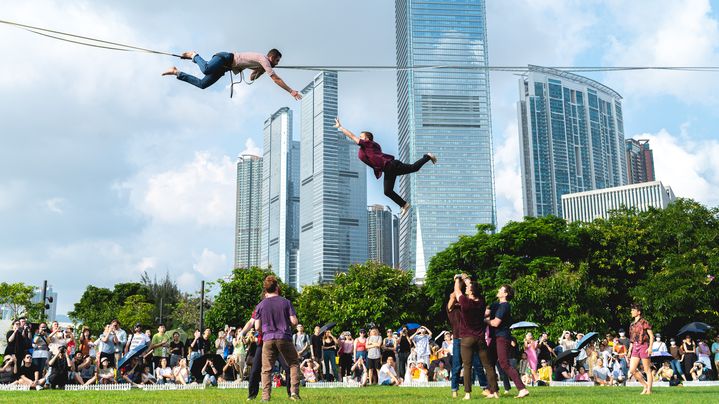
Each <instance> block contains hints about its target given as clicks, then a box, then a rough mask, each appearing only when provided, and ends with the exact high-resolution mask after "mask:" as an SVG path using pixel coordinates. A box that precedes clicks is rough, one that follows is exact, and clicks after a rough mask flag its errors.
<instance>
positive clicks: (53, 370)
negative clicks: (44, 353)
mask: <svg viewBox="0 0 719 404" xmlns="http://www.w3.org/2000/svg"><path fill="white" fill-rule="evenodd" d="M66 351H67V348H66V347H64V346H61V347H58V348H57V353H56V354H55V355H54V356H53V357H52V358H50V361H49V362H48V363H47V364H48V366H50V373H49V374H48V376H47V378H46V379H47V380H46V383H45V384H49V385H50V387H53V388H60V389H64V388H65V385H66V384H67V376H68V374H69V369H70V367H71V366H72V359H70V357H69V356H67V352H66Z"/></svg>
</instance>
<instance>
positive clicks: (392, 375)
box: [370, 331, 447, 386]
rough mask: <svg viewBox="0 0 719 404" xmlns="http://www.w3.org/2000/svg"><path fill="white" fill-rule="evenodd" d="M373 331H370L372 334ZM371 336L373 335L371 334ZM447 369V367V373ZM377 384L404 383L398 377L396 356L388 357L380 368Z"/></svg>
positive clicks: (394, 384) (395, 384)
mask: <svg viewBox="0 0 719 404" xmlns="http://www.w3.org/2000/svg"><path fill="white" fill-rule="evenodd" d="M371 334H372V331H370V335H371ZM370 338H371V336H370ZM446 372H447V370H446V369H445V373H446ZM377 384H379V385H382V386H399V385H400V384H402V379H400V378H399V377H397V371H396V370H395V368H394V358H393V357H391V356H390V357H388V358H387V362H385V364H384V365H382V367H381V368H380V369H379V375H378V379H377Z"/></svg>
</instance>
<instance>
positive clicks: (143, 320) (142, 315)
mask: <svg viewBox="0 0 719 404" xmlns="http://www.w3.org/2000/svg"><path fill="white" fill-rule="evenodd" d="M154 309H155V306H154V305H153V304H152V303H148V302H147V300H146V297H145V296H142V295H132V296H129V297H128V298H127V299H125V303H124V304H123V305H122V307H121V308H120V310H119V312H118V313H117V318H118V320H119V321H120V323H121V324H123V326H124V327H126V328H127V329H130V328H131V327H133V326H134V325H135V324H137V323H140V324H142V325H143V327H146V328H147V327H150V326H152V325H154V324H155V321H154V318H153V316H152V313H153V311H154Z"/></svg>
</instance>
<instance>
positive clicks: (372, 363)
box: [367, 326, 382, 384]
mask: <svg viewBox="0 0 719 404" xmlns="http://www.w3.org/2000/svg"><path fill="white" fill-rule="evenodd" d="M380 367H382V337H381V336H380V335H379V329H377V327H374V326H373V327H372V328H371V329H370V330H369V338H367V369H368V370H369V383H370V384H373V383H377V382H378V380H379V377H378V374H377V372H378V371H379V368H380Z"/></svg>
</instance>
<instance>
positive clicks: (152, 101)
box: [0, 0, 719, 313]
mask: <svg viewBox="0 0 719 404" xmlns="http://www.w3.org/2000/svg"><path fill="white" fill-rule="evenodd" d="M212 4H213V6H212V7H208V6H203V5H201V4H199V3H197V2H189V1H184V0H181V1H175V2H171V3H160V2H142V1H138V0H134V1H124V2H111V1H51V0H36V1H28V2H16V1H10V0H0V10H2V16H0V19H7V20H14V21H18V22H23V23H26V24H31V25H38V26H45V27H48V28H54V29H59V30H66V31H69V32H75V33H78V34H83V35H88V36H95V37H99V38H104V39H108V40H116V41H119V42H126V43H132V44H137V45H142V46H148V47H153V48H157V49H162V50H170V51H174V52H179V51H183V50H190V49H192V50H197V51H198V52H200V53H201V54H203V55H208V56H209V55H211V54H212V53H214V52H217V51H222V50H228V51H232V50H252V51H264V50H266V49H269V48H271V47H277V48H279V49H281V50H282V51H283V53H284V58H283V60H282V63H283V64H287V65H296V64H315V65H322V64H393V63H394V62H395V53H394V43H395V37H394V35H395V32H394V2H392V1H389V0H369V1H363V2H350V1H346V2H345V1H342V2H338V1H330V0H306V1H302V2H291V1H280V0H274V1H263V2H253V3H250V2H236V1H216V2H213V3H212ZM718 7H719V4H717V1H711V2H710V1H705V0H602V1H600V0H489V1H488V2H487V11H488V27H489V58H490V63H491V64H495V65H526V64H528V63H532V64H539V65H615V66H616V65H699V66H706V65H714V66H717V65H719V49H718V46H719V25H718V24H717V18H719V16H718V15H717V9H718ZM0 50H2V52H3V54H4V55H5V56H6V60H5V62H4V63H2V64H0V94H2V97H0V114H1V115H0V125H1V126H0V128H1V130H0V137H1V139H2V147H1V148H0V226H1V227H2V229H3V232H2V233H0V276H2V280H3V281H22V282H26V283H31V284H36V285H40V284H41V283H42V280H43V279H47V280H48V281H49V282H50V283H51V284H52V285H54V287H55V290H56V291H58V292H59V310H58V313H64V312H66V311H68V310H69V309H71V308H72V304H73V303H74V302H75V301H77V299H78V298H79V296H80V294H81V293H82V291H83V290H84V289H85V287H86V285H88V284H93V285H97V286H112V285H113V284H115V283H117V282H123V281H130V280H136V279H137V278H138V277H139V275H140V274H141V273H142V271H148V272H149V273H151V274H152V273H156V274H159V275H163V274H164V273H165V272H166V271H168V272H169V273H170V274H171V275H172V276H173V277H174V278H175V279H177V281H178V283H179V284H180V286H181V287H182V288H184V289H185V290H195V289H197V288H198V285H199V281H200V280H202V279H205V280H214V279H217V278H219V277H221V276H223V275H224V274H226V273H227V271H228V270H229V268H230V267H231V264H232V259H233V257H232V254H233V253H232V247H233V241H232V240H233V223H234V202H235V201H234V192H235V184H234V180H235V178H234V175H235V174H234V163H235V159H236V156H237V155H238V154H240V153H241V152H244V151H254V152H259V151H260V149H261V147H262V145H261V139H262V123H263V121H264V119H265V118H266V117H268V116H269V115H270V114H271V113H273V112H274V111H276V110H277V109H279V108H280V107H283V106H289V107H290V108H292V109H293V110H294V111H295V113H296V114H299V108H298V107H299V105H298V104H297V103H296V102H295V101H293V100H292V99H291V98H290V97H289V96H288V95H287V94H286V93H285V92H283V91H282V90H280V89H279V88H277V87H276V86H274V84H272V83H271V81H270V80H267V79H266V78H264V79H262V80H260V81H258V82H257V83H255V84H253V85H252V86H244V85H242V86H241V87H239V88H236V95H235V97H234V98H233V99H229V97H228V96H229V90H228V88H227V84H228V82H229V79H227V78H224V79H222V80H220V82H219V83H218V84H216V85H215V86H214V87H212V88H210V89H208V90H205V91H200V90H197V89H195V88H193V87H190V86H188V85H186V84H184V83H180V82H178V81H176V80H174V79H172V78H166V77H160V73H161V72H162V71H163V70H164V69H166V68H167V67H169V66H171V65H172V64H177V66H178V67H179V68H180V69H185V70H187V71H188V72H194V71H195V66H193V65H192V64H191V63H189V62H186V61H178V60H176V59H174V58H167V57H161V56H154V55H145V54H129V53H119V52H110V51H104V50H98V49H91V48H86V47H81V46H76V45H71V44H65V43H60V42H57V41H53V40H51V39H47V38H42V37H39V36H36V35H32V34H30V33H27V32H24V31H21V30H17V29H12V28H9V27H6V26H0ZM279 73H280V75H281V76H282V77H283V78H284V79H285V81H287V82H288V83H289V84H290V85H291V86H293V87H294V88H298V89H301V88H302V87H303V86H304V85H305V84H306V83H308V82H309V80H311V78H312V76H313V73H311V72H301V71H286V70H279ZM590 77H592V78H594V79H597V80H600V81H602V82H603V83H605V84H607V85H609V86H610V87H612V88H614V89H615V90H616V91H618V92H619V93H620V94H622V95H623V96H624V111H625V113H624V116H625V133H626V135H627V136H637V137H642V138H648V139H650V140H651V144H652V146H653V148H654V150H655V159H656V171H657V175H658V177H659V179H661V180H662V181H664V182H665V183H666V184H667V185H671V186H672V187H673V188H674V189H675V192H676V193H677V194H678V195H680V196H686V197H691V198H695V199H697V200H699V201H701V202H703V203H706V204H709V205H712V206H716V205H717V204H718V202H719V200H718V199H719V198H718V197H717V193H716V192H715V190H716V187H717V185H719V160H718V159H716V158H714V156H715V155H717V154H718V153H719V142H718V141H717V121H718V120H717V114H718V112H717V111H719V108H717V106H719V105H718V104H719V100H718V99H717V96H716V94H719V77H718V76H717V74H716V73H677V72H639V73H637V72H630V73H604V74H596V75H591V76H590ZM517 80H518V78H517V77H516V76H514V75H512V74H508V73H492V82H491V94H492V115H493V116H492V118H493V136H494V149H495V153H494V156H495V157H494V163H495V175H496V180H495V182H496V194H497V211H498V212H497V213H498V217H499V221H500V224H504V223H506V222H507V221H509V220H518V219H521V215H522V212H521V206H522V203H521V199H520V198H521V186H520V181H519V166H518V156H519V151H518V141H517V122H516V107H515V103H516V101H517V99H518V85H517ZM339 87H340V89H339V91H340V105H339V107H340V115H341V116H342V118H343V124H345V126H347V127H349V128H351V129H356V130H361V129H367V130H371V131H372V132H373V133H375V136H376V138H377V140H379V141H380V142H381V144H382V145H383V147H384V148H385V149H386V150H387V151H388V152H390V153H393V152H396V149H397V143H396V135H395V134H396V128H397V122H396V87H395V76H394V74H393V73H391V72H372V73H342V74H340V78H339ZM237 90H239V94H238V91H237ZM440 158H441V156H440ZM368 192H369V194H368V202H370V203H375V202H377V203H384V204H389V203H390V201H389V200H388V199H386V198H385V197H384V196H383V195H382V194H381V184H380V183H379V182H377V181H375V180H374V178H373V176H371V175H368Z"/></svg>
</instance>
